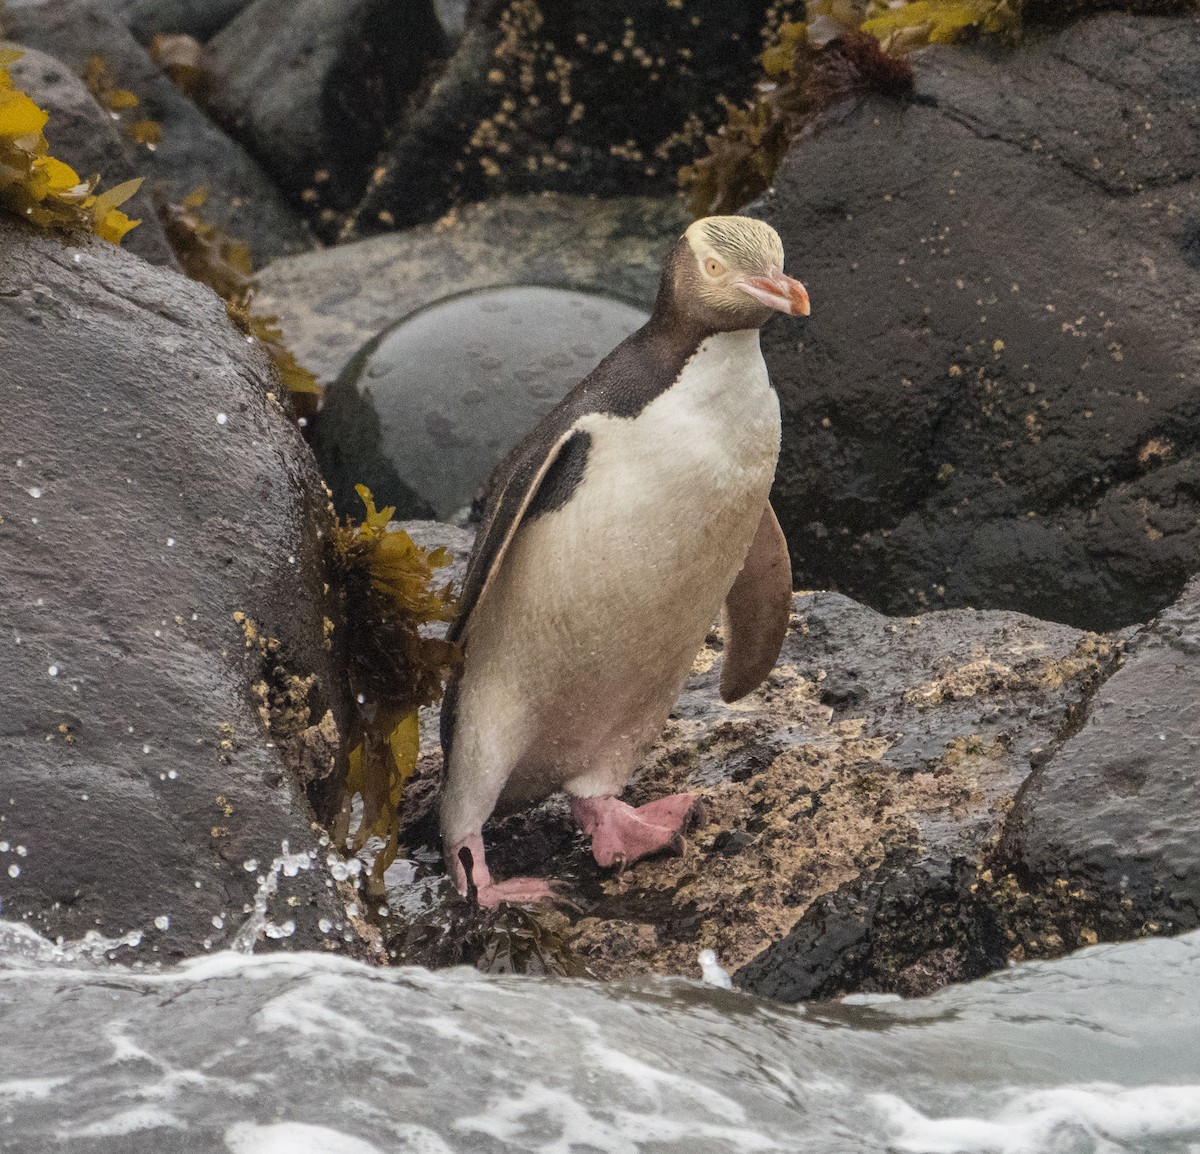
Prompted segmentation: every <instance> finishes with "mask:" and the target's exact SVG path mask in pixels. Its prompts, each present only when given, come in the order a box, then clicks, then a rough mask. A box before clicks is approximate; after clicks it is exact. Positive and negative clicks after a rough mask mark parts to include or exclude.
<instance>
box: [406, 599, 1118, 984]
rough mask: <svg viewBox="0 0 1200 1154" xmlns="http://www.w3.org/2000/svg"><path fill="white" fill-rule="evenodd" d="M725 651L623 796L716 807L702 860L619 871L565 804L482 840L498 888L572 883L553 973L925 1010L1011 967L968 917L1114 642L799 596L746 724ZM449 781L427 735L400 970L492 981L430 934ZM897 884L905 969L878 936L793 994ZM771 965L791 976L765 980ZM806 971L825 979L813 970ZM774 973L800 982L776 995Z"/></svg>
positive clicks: (516, 818) (693, 842) (542, 919)
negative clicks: (711, 982) (1003, 836)
mask: <svg viewBox="0 0 1200 1154" xmlns="http://www.w3.org/2000/svg"><path fill="white" fill-rule="evenodd" d="M709 642H710V643H709V645H708V646H707V647H706V648H705V650H704V651H702V652H701V654H700V656H699V658H698V659H697V662H696V666H695V669H694V672H693V676H692V678H691V680H690V681H689V683H688V685H687V688H686V690H685V692H684V695H683V697H682V698H681V700H680V702H679V704H678V706H677V707H676V709H675V711H674V713H673V715H672V720H671V723H670V725H669V728H668V730H667V732H666V733H665V734H664V737H663V739H662V740H661V741H660V743H659V744H658V746H657V747H656V748H655V750H654V751H653V752H652V754H651V755H650V757H649V759H648V760H647V763H646V765H645V767H644V768H643V770H642V771H641V773H640V775H639V776H638V777H637V778H636V779H635V781H634V784H633V785H632V787H631V789H630V791H629V793H628V795H627V797H628V800H630V801H632V802H635V803H642V802H645V801H649V800H652V799H653V798H655V797H657V796H660V795H662V794H664V793H668V792H673V791H678V790H687V789H692V790H696V791H697V792H699V793H700V795H701V796H702V798H703V800H704V803H705V806H706V809H707V811H708V813H707V821H706V823H705V824H704V825H702V826H701V827H699V828H698V829H697V830H696V831H695V832H694V833H693V835H692V836H691V838H690V839H689V848H688V851H687V853H686V855H685V856H684V857H682V858H665V859H659V860H652V861H645V862H640V863H638V864H636V865H634V866H631V867H630V868H629V869H627V870H626V871H625V872H624V873H623V874H621V875H615V874H613V873H612V872H611V871H602V870H600V869H598V868H597V867H596V866H595V864H594V862H593V861H592V858H591V856H590V853H589V852H588V850H587V847H586V841H585V839H583V838H582V837H581V836H579V835H578V834H577V833H576V832H575V829H574V826H573V824H572V823H571V821H570V818H569V816H568V814H567V811H566V806H565V804H564V803H563V802H562V800H561V799H552V800H551V801H549V802H547V803H545V804H544V805H542V806H540V807H538V808H537V809H534V810H532V811H529V812H525V813H518V814H515V815H513V816H512V817H510V818H507V819H504V820H502V821H494V822H493V823H491V825H490V826H489V827H488V829H487V830H485V838H486V839H487V844H488V854H489V865H490V866H491V867H492V870H493V872H494V873H495V874H496V875H497V876H499V877H501V878H503V877H509V876H518V875H526V874H535V875H539V874H540V875H543V876H544V875H549V876H553V877H557V878H560V879H563V880H564V881H566V883H567V893H568V895H569V897H570V898H571V899H572V901H574V902H576V903H577V904H578V907H579V908H578V909H577V910H574V911H566V912H553V913H540V914H539V915H538V923H539V926H540V928H541V932H542V933H543V934H544V935H546V937H545V939H544V940H543V941H542V945H541V953H540V954H538V957H539V959H540V960H539V964H544V965H546V966H547V968H550V969H552V970H553V969H554V967H555V965H557V964H559V962H556V960H555V959H559V960H560V961H561V960H562V959H567V960H568V961H571V960H575V961H577V960H579V959H582V961H583V962H584V963H585V964H586V965H587V967H588V969H589V970H590V972H592V973H593V974H595V975H596V976H599V977H605V978H608V977H616V976H619V975H627V974H636V973H645V972H657V973H679V974H693V973H694V972H695V969H696V956H697V953H698V951H699V950H700V949H704V948H708V949H714V950H715V951H716V952H717V955H718V957H719V958H720V960H721V962H722V964H724V965H725V966H726V968H728V969H730V970H733V969H735V968H737V967H740V966H743V965H744V964H746V963H752V962H753V964H752V965H751V966H750V967H749V968H748V969H747V970H746V971H744V972H743V973H742V975H740V980H741V981H742V983H743V984H745V985H746V986H747V988H750V989H752V990H757V991H758V992H761V993H766V994H770V995H772V996H776V997H785V998H786V997H789V996H790V997H793V998H794V997H798V996H803V997H811V996H821V995H830V994H834V993H837V992H839V991H840V990H844V989H851V988H862V987H865V988H872V987H874V988H885V989H888V990H899V991H902V992H905V993H914V992H925V991H927V990H928V989H931V988H935V987H936V986H939V985H942V984H945V983H946V982H948V981H951V980H956V979H959V978H962V977H966V976H973V975H974V974H976V973H982V972H985V971H986V970H987V969H990V968H995V966H996V965H999V964H1003V951H1000V953H999V960H997V956H996V950H992V949H991V944H990V943H985V944H984V946H986V947H987V948H984V946H980V947H977V948H974V949H973V950H970V949H968V948H967V946H968V944H969V943H968V937H967V934H966V932H965V931H964V930H962V929H961V928H958V929H957V932H955V933H951V932H950V931H951V930H954V929H955V928H956V921H955V919H956V918H957V917H958V916H959V913H958V911H959V906H958V904H957V903H959V902H960V900H961V893H962V892H966V888H967V887H969V884H970V881H971V880H972V879H974V878H975V877H977V876H978V875H979V874H980V873H981V871H982V870H983V868H984V855H985V852H986V850H987V849H988V847H989V846H990V844H991V843H992V842H993V841H994V839H995V837H996V836H997V834H998V833H999V830H1000V828H1001V824H1002V822H1003V819H1004V814H1005V812H1006V809H1007V807H1008V805H1009V804H1010V802H1011V801H1012V799H1013V797H1014V796H1015V795H1016V793H1017V791H1018V790H1019V788H1020V787H1021V785H1022V783H1023V782H1024V781H1025V780H1026V779H1027V777H1028V776H1029V773H1030V763H1031V759H1032V760H1036V759H1037V758H1038V757H1041V756H1044V755H1045V753H1046V752H1047V751H1049V750H1051V749H1052V748H1054V746H1055V745H1056V743H1057V742H1058V741H1059V739H1060V737H1061V735H1062V734H1063V733H1064V732H1066V731H1067V730H1068V729H1069V727H1070V726H1071V724H1072V722H1073V719H1075V718H1076V716H1077V714H1078V713H1079V711H1080V710H1082V708H1083V706H1084V704H1085V702H1086V701H1087V699H1088V697H1089V696H1090V694H1091V693H1092V692H1093V690H1094V688H1095V686H1096V684H1098V682H1099V681H1100V680H1101V679H1102V677H1103V676H1104V674H1105V672H1106V671H1107V670H1108V669H1109V668H1110V667H1111V665H1112V663H1113V661H1114V660H1115V656H1116V652H1117V651H1116V648H1115V646H1114V644H1113V642H1112V641H1111V640H1110V639H1106V638H1102V637H1099V636H1097V635H1094V634H1088V633H1083V632H1080V631H1078V630H1075V629H1072V628H1070V627H1067V626H1062V625H1055V624H1051V623H1046V622H1039V621H1035V620H1032V619H1030V618H1027V617H1023V616H1020V615H1018V614H1012V613H1002V612H991V613H975V612H972V611H969V610H959V611H951V612H943V613H931V614H928V615H926V616H924V617H914V618H888V617H884V616H882V615H880V614H878V613H875V612H874V611H872V610H870V609H867V608H866V607H864V606H861V605H857V604H855V603H854V602H852V601H849V600H848V599H847V598H845V597H843V596H840V595H838V594H833V593H816V594H797V595H796V599H795V606H794V616H793V621H792V629H791V631H790V633H789V635H788V638H787V641H786V642H785V646H784V651H783V654H782V656H781V658H780V662H779V665H778V667H777V669H776V671H775V672H774V673H773V674H772V675H771V677H770V679H769V681H768V682H767V684H766V685H765V686H764V687H763V688H762V689H760V690H758V691H756V692H755V693H754V694H752V695H751V696H750V697H749V698H746V699H745V700H744V701H742V702H740V703H738V704H736V705H733V706H726V705H723V704H722V703H721V702H720V700H719V697H718V694H717V681H718V678H719V672H720V636H719V634H714V635H712V636H711V637H710V639H709ZM439 771H440V754H439V753H438V752H437V750H436V743H435V738H434V736H433V730H432V727H431V728H430V731H429V733H428V736H427V743H426V747H425V752H424V757H423V760H422V763H421V767H420V769H419V771H418V777H417V778H416V779H415V780H414V782H412V783H410V785H409V786H408V787H407V789H408V792H407V794H406V798H407V802H408V808H407V809H406V811H405V813H406V822H407V825H406V828H405V833H404V841H405V843H406V844H407V846H408V847H409V848H410V849H411V850H413V851H414V861H413V862H409V863H404V867H405V868H404V870H403V871H401V870H400V869H399V868H398V867H393V870H394V871H396V873H395V875H394V876H396V877H397V878H398V879H401V880H402V882H403V884H398V885H397V886H396V887H395V889H394V890H393V891H392V892H391V893H389V898H388V902H389V906H390V907H391V909H392V910H393V911H395V918H396V921H397V922H398V923H399V925H398V926H396V925H393V926H392V927H391V928H389V929H386V930H385V936H386V937H387V938H388V941H389V946H390V948H391V950H392V951H393V954H394V956H396V957H397V958H399V959H403V960H406V961H416V962H421V961H430V962H439V961H440V962H445V961H447V960H454V961H462V960H466V961H474V962H481V961H482V962H483V963H484V964H485V965H486V964H487V963H488V959H487V957H486V955H485V954H484V953H482V952H481V951H482V950H483V947H482V946H478V945H477V946H476V947H475V951H474V953H472V951H471V949H469V948H467V947H466V946H464V945H463V942H464V940H466V941H467V942H468V943H469V941H470V936H469V934H468V933H467V931H466V930H465V929H464V928H463V925H462V923H461V921H456V922H455V925H456V926H457V927H458V930H457V933H450V934H449V935H447V934H446V933H445V932H434V928H435V927H437V928H439V929H440V930H441V931H444V930H445V926H446V923H445V919H446V918H447V917H451V916H452V914H453V911H454V910H455V909H457V908H458V905H459V902H458V899H457V898H456V897H455V896H454V895H453V894H450V893H448V892H447V891H448V886H447V885H446V883H445V881H444V879H443V878H442V877H441V874H440V865H439V864H437V848H436V847H437V832H436V813H435V809H436V801H435V796H436V794H435V791H436V785H437V777H438V774H439ZM884 884H887V885H890V886H891V887H892V888H893V889H900V890H902V891H903V892H904V894H905V897H906V900H907V901H909V903H910V905H909V908H910V911H911V913H912V917H911V920H910V921H908V922H906V923H905V927H904V928H905V931H906V934H905V936H904V937H903V938H899V937H898V936H897V937H896V940H893V941H891V942H889V943H888V948H889V950H890V952H888V951H885V949H884V948H883V945H884V943H883V942H882V940H881V941H880V943H879V945H878V947H877V948H874V949H873V950H866V949H863V948H861V947H862V945H863V939H864V938H865V935H860V940H859V941H857V942H856V941H855V940H845V939H846V936H847V935H846V934H845V933H842V932H840V931H839V936H838V937H837V939H836V940H827V941H826V942H825V943H824V945H823V947H822V949H823V958H822V959H821V960H820V964H819V968H820V971H821V972H820V974H819V976H817V977H816V978H815V979H814V980H812V981H810V982H809V983H808V986H807V987H806V989H805V992H803V993H798V992H796V989H797V983H798V982H799V981H800V980H801V979H800V978H799V977H798V976H797V974H798V967H797V965H796V964H795V963H794V961H793V959H792V958H791V957H789V956H787V955H788V953H789V950H788V947H787V945H786V943H787V941H788V934H789V932H790V931H794V930H795V929H796V927H798V926H804V925H806V924H807V923H809V922H812V921H814V920H817V919H819V918H820V917H821V916H822V910H823V906H822V899H826V900H827V899H828V896H829V895H830V894H832V893H835V892H837V891H838V890H839V887H842V886H843V885H844V886H845V887H846V888H849V887H851V886H858V887H860V888H861V887H869V886H871V885H884ZM948 886H949V887H951V888H950V889H949V890H948V889H947V887H948ZM826 904H827V901H826ZM943 906H944V908H942V907H943ZM931 915H932V916H931ZM864 917H865V918H866V920H867V921H868V922H870V921H871V918H870V915H869V914H866V915H864ZM492 924H493V928H494V933H493V935H492V939H491V941H490V948H491V949H492V950H493V951H494V950H495V949H496V948H497V947H496V945H495V939H496V937H497V936H499V938H500V939H501V940H503V941H504V942H505V943H506V946H505V948H508V949H510V950H512V949H526V950H528V951H532V950H533V946H532V945H530V932H529V930H528V927H526V926H524V924H523V923H522V924H515V923H513V924H510V923H503V924H500V925H499V926H496V925H495V918H494V916H493V917H492ZM793 940H794V939H793ZM456 942H457V943H458V944H457V946H456ZM514 943H516V944H515V945H514ZM779 943H783V945H782V947H781V946H780V945H779ZM867 944H872V943H867ZM856 947H858V948H857V949H856ZM781 948H782V949H783V954H782V955H781V954H780V953H779V952H778V951H779V950H780V949H781ZM455 949H459V954H458V955H456V956H453V957H450V956H448V954H447V951H451V952H453V951H454V950H455ZM769 949H774V950H775V951H776V953H775V960H774V962H773V963H771V964H767V963H765V962H764V961H763V960H762V959H760V960H759V961H757V962H754V959H756V958H757V957H758V955H760V954H762V953H763V951H764V950H769ZM997 949H998V947H997ZM463 951H465V952H463ZM989 951H990V952H989ZM535 952H536V951H535ZM562 964H563V970H562V972H570V970H569V969H567V968H566V963H565V962H563V963H562ZM802 964H803V965H806V966H808V968H809V969H813V970H815V969H817V968H818V967H817V965H816V964H815V962H814V960H813V959H812V958H809V957H807V956H806V957H805V959H804V962H803V963H802ZM769 972H772V973H776V974H782V973H786V975H787V977H786V978H784V977H778V978H776V979H775V980H774V981H772V980H769V979H768V978H767V977H765V976H759V975H760V974H766V973H769ZM788 981H790V982H792V985H791V986H790V987H789V986H787V985H786V984H785V983H786V982H788Z"/></svg>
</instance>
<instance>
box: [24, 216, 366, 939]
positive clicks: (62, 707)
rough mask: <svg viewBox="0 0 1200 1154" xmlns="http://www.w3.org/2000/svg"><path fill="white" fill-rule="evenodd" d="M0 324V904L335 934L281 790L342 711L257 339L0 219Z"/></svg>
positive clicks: (316, 492) (310, 519) (121, 269)
mask: <svg viewBox="0 0 1200 1154" xmlns="http://www.w3.org/2000/svg"><path fill="white" fill-rule="evenodd" d="M0 348H2V349H3V353H4V364H5V368H4V419H3V422H0V446H2V451H0V587H2V588H3V590H4V596H3V598H2V599H0V632H2V634H3V636H4V637H5V639H6V645H5V660H4V663H3V667H2V668H0V702H2V703H3V705H2V706H0V717H2V718H3V721H2V723H0V798H2V799H3V800H2V803H0V902H2V904H3V916H4V917H5V918H7V919H21V920H23V921H26V922H29V923H30V924H31V925H33V926H34V927H36V928H37V929H38V930H39V931H40V932H42V933H43V934H45V935H47V936H49V937H51V938H54V937H56V936H59V935H61V936H63V937H66V938H78V937H81V936H83V935H84V934H85V933H89V932H91V931H96V932H97V933H99V934H101V935H103V937H104V938H105V939H107V940H109V941H110V942H120V943H122V945H121V948H120V950H119V951H118V952H119V953H120V954H121V956H123V957H125V958H129V959H132V958H149V957H151V956H154V957H159V958H165V959H170V958H178V957H182V956H187V955H192V954H196V953H200V952H202V951H203V950H205V949H209V948H213V949H216V948H219V947H222V946H229V945H231V944H232V945H238V946H241V947H244V948H249V947H250V946H251V945H253V943H254V942H255V940H257V939H258V938H260V937H264V936H265V940H267V941H277V942H278V943H279V944H283V945H291V946H302V947H307V948H321V947H323V946H326V945H338V946H341V947H342V948H346V946H345V941H344V940H343V939H344V938H345V939H346V940H350V941H352V942H354V943H358V938H357V936H356V934H355V932H354V931H353V929H352V926H351V924H350V919H351V917H352V915H351V914H348V913H347V911H346V908H345V905H346V902H345V901H344V900H343V898H342V894H341V893H340V892H339V889H338V886H337V884H336V881H335V878H334V877H333V876H331V873H330V870H329V867H328V865H327V862H326V855H327V853H328V851H327V850H326V849H325V848H323V847H322V846H321V844H320V842H319V837H320V830H319V829H318V828H314V826H313V824H312V820H313V814H312V812H311V809H310V806H309V803H308V800H307V798H306V794H305V791H304V785H305V783H309V784H311V786H312V788H313V790H314V791H316V792H319V791H320V789H321V787H322V783H323V782H324V783H326V784H328V783H330V782H333V781H334V780H335V779H334V776H332V775H335V774H336V773H337V772H338V769H337V767H338V765H339V750H338V733H339V729H344V725H342V724H340V723H339V718H340V717H342V718H343V720H344V717H343V715H342V712H341V711H342V708H343V706H342V704H341V702H342V698H341V694H340V691H339V689H338V686H339V680H338V677H337V670H336V666H335V663H334V659H333V655H332V653H331V650H330V648H329V645H328V641H327V633H328V630H327V622H326V618H327V617H332V616H335V614H334V612H333V611H332V609H331V608H330V606H329V604H328V601H329V594H328V590H327V586H326V585H325V572H324V550H325V544H326V543H325V539H324V538H325V535H326V533H327V530H328V527H329V522H328V514H327V511H326V503H325V498H324V496H323V495H322V490H321V487H320V482H319V479H318V477H317V475H316V471H315V468H314V466H313V462H312V458H311V456H310V455H309V453H308V451H307V449H306V447H305V445H304V443H303V441H302V440H301V438H300V436H299V434H298V432H297V431H296V429H295V426H294V423H293V422H292V420H291V419H290V418H289V415H288V413H287V412H286V411H285V410H284V408H283V406H282V404H281V403H280V400H279V399H278V395H279V392H280V389H281V386H280V385H279V383H278V381H277V378H276V377H275V375H274V373H273V370H272V369H271V366H270V362H269V361H268V359H267V357H266V356H265V354H264V353H263V351H262V350H261V348H260V347H259V346H257V345H256V344H255V343H253V342H247V340H246V339H245V338H244V337H243V336H242V335H241V334H240V333H238V332H237V331H236V330H235V329H233V327H232V326H231V325H230V324H229V322H228V320H227V319H226V316H225V310H224V306H223V305H222V303H221V302H220V301H219V300H218V299H217V297H216V296H214V295H213V293H211V292H210V291H209V290H208V289H207V288H204V287H203V286H201V285H198V284H195V283H193V282H191V281H189V280H187V279H185V278H184V277H182V276H179V275H178V274H175V273H172V272H170V271H167V270H163V269H158V268H155V267H154V266H152V265H149V264H147V263H145V262H144V261H141V260H139V259H138V258H136V257H134V256H132V255H130V254H127V253H123V252H121V251H120V250H119V249H117V248H114V247H113V246H111V245H108V244H105V243H103V242H101V241H98V240H94V239H80V240H78V241H76V242H74V243H65V242H64V241H62V240H60V239H58V238H56V237H52V236H46V235H42V234H35V233H33V232H31V231H29V230H28V229H27V228H26V227H25V226H23V225H21V224H15V223H12V222H7V223H5V222H3V221H0ZM342 876H345V875H344V874H343V875H342ZM347 896H349V895H347ZM353 908H354V907H353V906H351V909H353ZM359 944H360V943H359Z"/></svg>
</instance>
